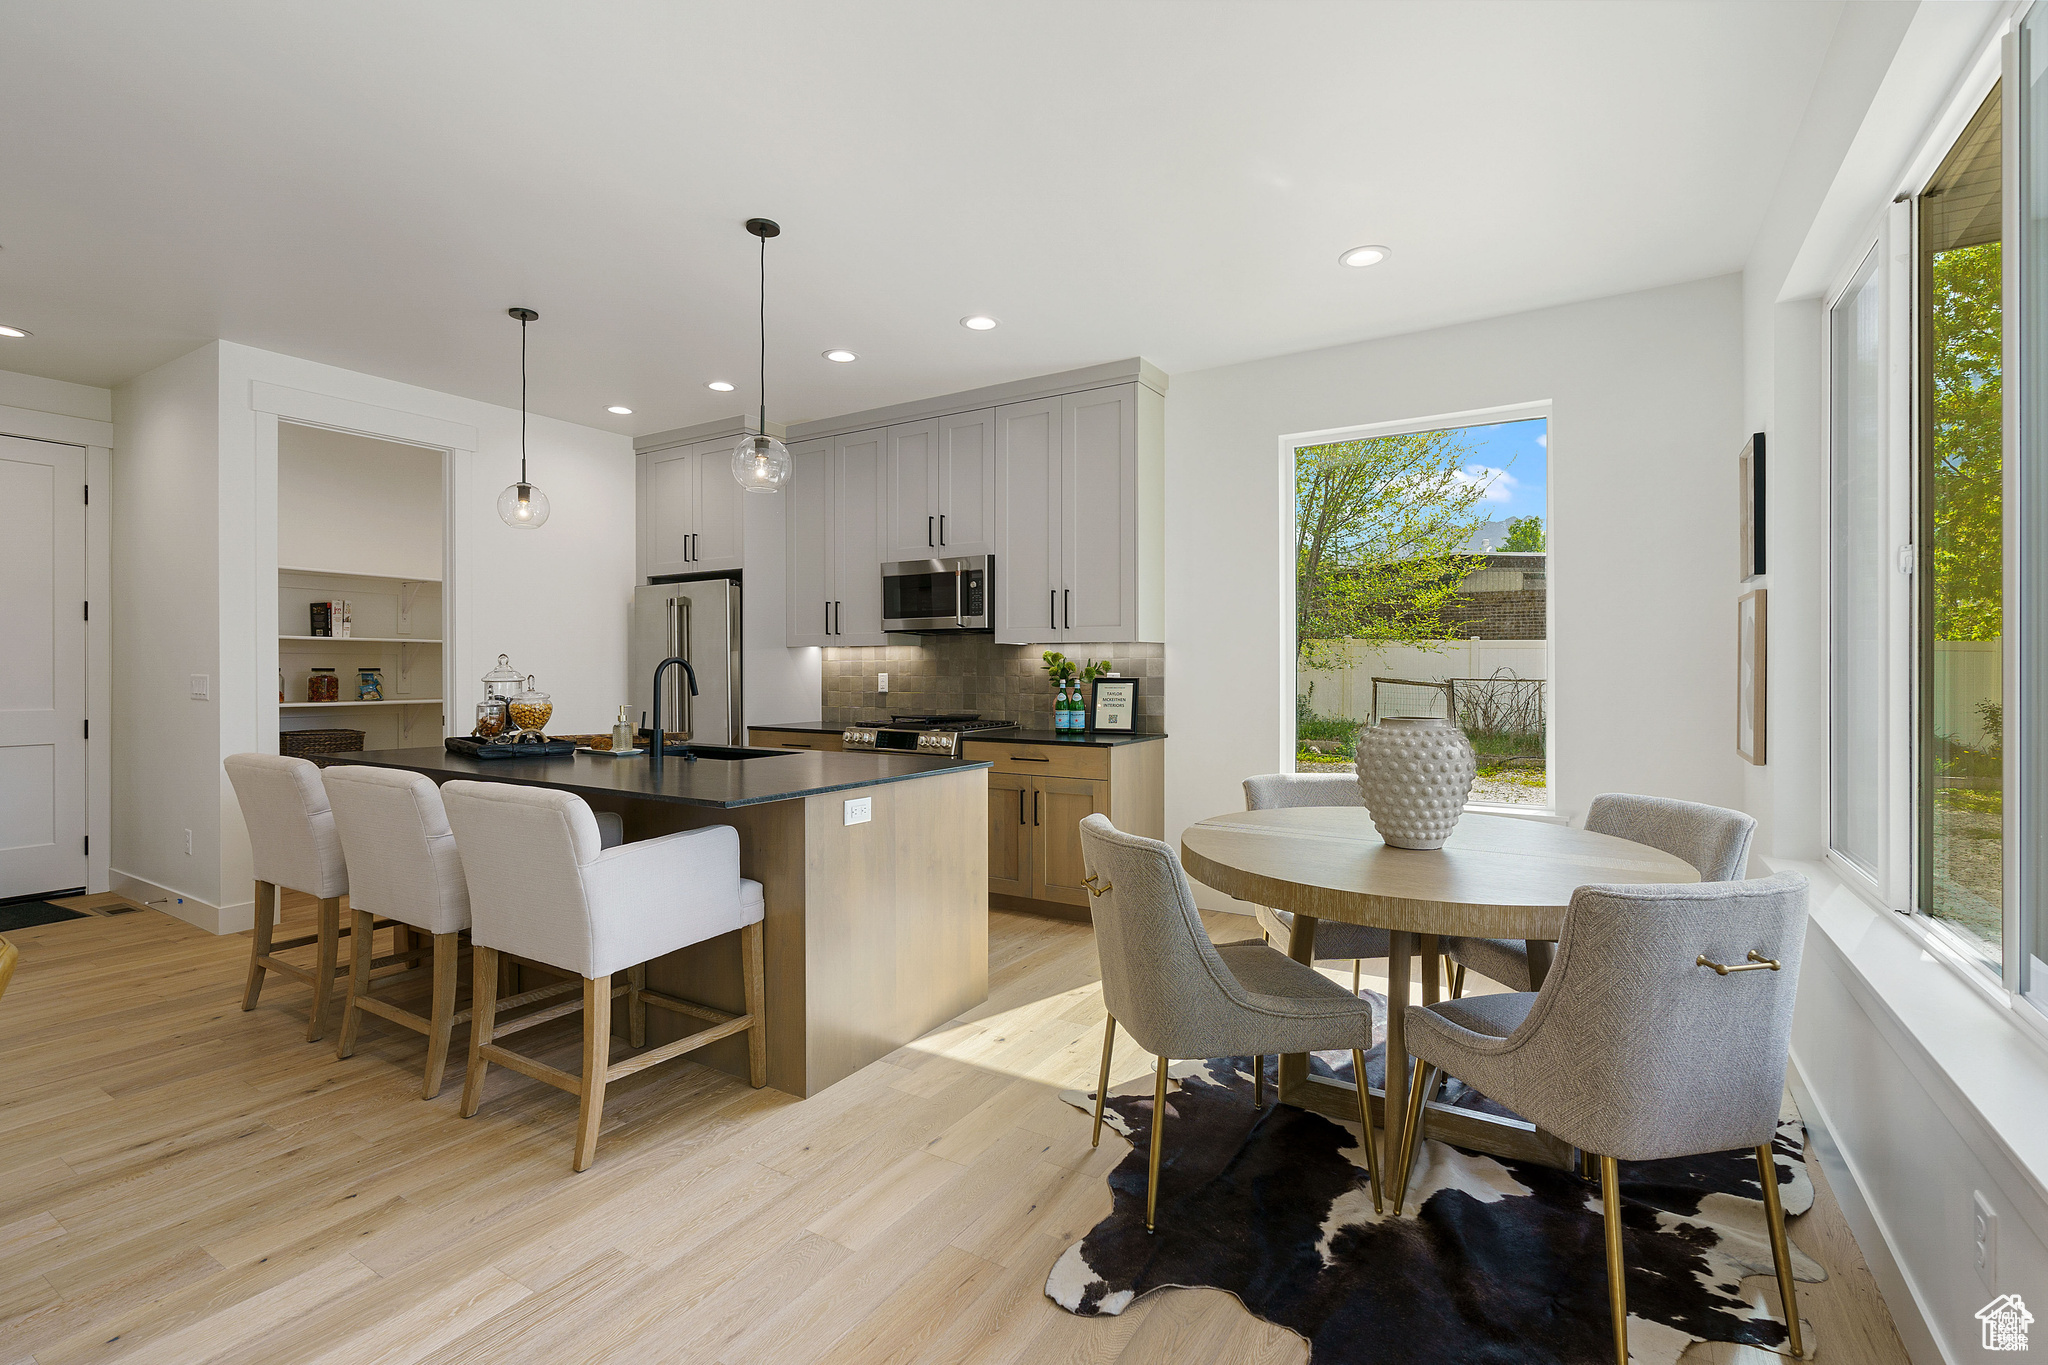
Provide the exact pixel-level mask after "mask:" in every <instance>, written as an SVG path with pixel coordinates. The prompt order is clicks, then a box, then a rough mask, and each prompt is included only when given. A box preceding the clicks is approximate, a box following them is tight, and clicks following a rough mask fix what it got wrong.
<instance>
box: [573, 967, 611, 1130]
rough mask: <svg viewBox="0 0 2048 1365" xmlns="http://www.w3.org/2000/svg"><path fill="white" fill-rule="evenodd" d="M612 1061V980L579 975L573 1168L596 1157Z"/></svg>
mask: <svg viewBox="0 0 2048 1365" xmlns="http://www.w3.org/2000/svg"><path fill="white" fill-rule="evenodd" d="M611 1063H612V979H611V977H610V976H609V975H606V976H586V977H584V978H583V1099H582V1104H581V1105H580V1106H579V1107H578V1109H577V1111H576V1160H575V1162H574V1166H575V1169H577V1170H579V1171H587V1170H589V1169H590V1163H591V1162H592V1161H594V1160H596V1158H597V1130H598V1127H599V1125H600V1124H602V1123H603V1122H604V1082H605V1072H606V1071H608V1070H610V1069H611Z"/></svg>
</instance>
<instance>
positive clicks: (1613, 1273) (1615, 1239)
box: [1600, 1156, 1628, 1365]
mask: <svg viewBox="0 0 2048 1365" xmlns="http://www.w3.org/2000/svg"><path fill="white" fill-rule="evenodd" d="M1600 1212H1601V1216H1602V1218H1603V1220H1604V1221H1605V1222H1606V1224H1607V1311H1608V1312H1609V1313H1610V1314H1611V1315H1613V1318H1614V1365H1628V1282H1627V1278H1626V1271H1627V1267H1626V1264H1625V1263H1624V1262H1623V1261H1622V1258H1621V1169H1620V1167H1619V1166H1618V1165H1617V1164H1616V1162H1615V1160H1614V1158H1613V1157H1611V1156H1603V1157H1601V1158H1600Z"/></svg>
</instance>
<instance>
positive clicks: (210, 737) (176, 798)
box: [112, 345, 246, 906]
mask: <svg viewBox="0 0 2048 1365" xmlns="http://www.w3.org/2000/svg"><path fill="white" fill-rule="evenodd" d="M220 406H221V391H220V348H219V347H218V346H217V345H215V346H204V347H201V348H200V349H199V350H196V351H192V352H190V353H188V354H186V355H184V356H181V357H179V358H178V359H177V360H174V361H172V362H170V363H169V364H167V365H162V366H159V367H158V368H156V369H154V370H151V371H150V372H149V373H148V374H146V375H143V376H142V377H141V378H139V379H136V380H134V381H132V382H130V383H128V384H126V385H123V386H122V387H121V388H120V389H119V390H118V391H116V393H115V395H114V429H115V433H116V434H115V441H116V443H117V445H116V449H115V452H114V516H113V530H114V534H113V599H114V601H113V612H114V638H113V650H114V695H113V707H114V726H113V736H112V749H113V773H114V784H113V785H114V810H113V831H112V833H113V843H114V847H113V856H112V873H113V877H114V888H115V889H116V890H126V889H128V883H126V882H124V879H133V880H136V881H139V882H140V883H142V884H143V885H144V886H145V887H146V888H151V889H150V890H149V894H146V895H142V896H140V897H139V898H140V899H143V900H149V899H154V898H155V897H156V896H157V895H159V894H162V893H163V892H170V893H174V894H177V895H182V896H185V897H187V898H188V899H190V900H194V901H197V902H199V903H201V904H202V905H205V906H213V905H217V904H218V903H219V901H220V897H221V880H220V840H221V803H220V782H221V771H220V745H219V740H220V704H219V701H218V697H219V693H218V691H216V692H215V693H214V699H213V700H209V701H193V700H191V696H190V692H191V689H190V679H191V676H192V675H193V674H195V673H203V674H206V675H207V676H208V678H209V679H214V680H215V681H217V679H216V678H215V675H217V674H218V673H219V672H220V657H221V656H220V630H221V620H220V609H219V602H220V564H219V554H218V545H219V538H220ZM187 830H190V831H191V833H192V850H193V851H192V852H191V853H190V854H187V853H186V852H185V837H184V835H185V831H187ZM245 894H246V893H245Z"/></svg>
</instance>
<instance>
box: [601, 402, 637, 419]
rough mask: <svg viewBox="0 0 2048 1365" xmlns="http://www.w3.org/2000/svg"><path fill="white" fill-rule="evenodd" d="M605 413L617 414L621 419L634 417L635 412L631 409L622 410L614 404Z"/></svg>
mask: <svg viewBox="0 0 2048 1365" xmlns="http://www.w3.org/2000/svg"><path fill="white" fill-rule="evenodd" d="M605 411H606V412H616V413H617V414H618V415H619V416H621V417H631V416H632V415H633V410H632V409H631V408H622V407H620V406H619V405H618V404H617V403H614V404H612V405H611V406H610V407H608V408H606V409H605Z"/></svg>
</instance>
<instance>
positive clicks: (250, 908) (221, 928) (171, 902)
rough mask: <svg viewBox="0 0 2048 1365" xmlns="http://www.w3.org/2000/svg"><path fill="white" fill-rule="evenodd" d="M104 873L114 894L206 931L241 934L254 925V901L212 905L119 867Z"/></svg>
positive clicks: (109, 888)
mask: <svg viewBox="0 0 2048 1365" xmlns="http://www.w3.org/2000/svg"><path fill="white" fill-rule="evenodd" d="M107 874H108V879H109V881H110V882H111V885H110V886H109V887H108V890H110V891H112V892H114V893H115V894H116V895H119V896H124V897H126V898H127V899H129V900H131V901H134V902H135V903H136V904H137V905H146V906H148V907H149V908H150V909H152V910H161V911H163V912H164V913H165V914H167V915H170V916H172V917H173V918H176V919H181V920H183V921H185V923H187V924H190V925H192V926H194V927H195V928H199V929H204V930H205V931H206V932H207V933H209V934H243V933H247V932H248V931H249V930H250V929H252V928H254V927H255V925H256V902H255V901H254V900H248V901H243V902H242V903H241V904H239V905H213V904H209V903H208V902H206V901H203V900H200V899H199V898H198V897H196V896H189V895H187V894H185V893H184V892H183V891H179V890H177V889H176V888H175V887H169V886H162V885H159V884H158V883H156V882H153V881H150V880H149V879H147V878H146V877H137V876H134V875H133V874H131V873H127V872H123V871H121V869H119V868H109V869H108V873H107Z"/></svg>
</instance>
